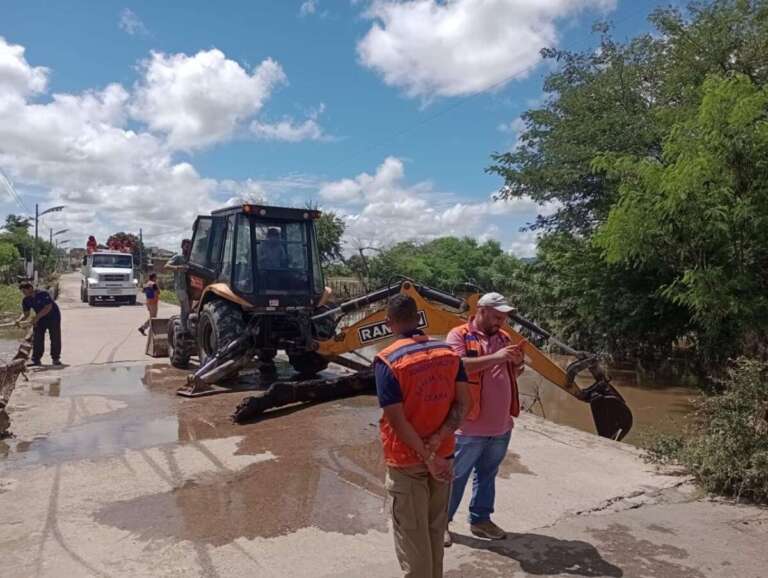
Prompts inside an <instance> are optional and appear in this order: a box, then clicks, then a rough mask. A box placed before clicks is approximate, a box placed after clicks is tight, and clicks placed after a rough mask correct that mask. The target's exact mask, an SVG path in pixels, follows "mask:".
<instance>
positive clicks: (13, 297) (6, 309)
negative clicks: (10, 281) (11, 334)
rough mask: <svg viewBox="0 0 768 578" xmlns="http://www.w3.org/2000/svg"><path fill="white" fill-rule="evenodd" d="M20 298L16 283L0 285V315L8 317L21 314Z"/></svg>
mask: <svg viewBox="0 0 768 578" xmlns="http://www.w3.org/2000/svg"><path fill="white" fill-rule="evenodd" d="M21 298H22V296H21V291H19V288H18V287H17V286H16V285H0V316H1V317H3V318H10V317H16V316H18V315H19V314H21Z"/></svg>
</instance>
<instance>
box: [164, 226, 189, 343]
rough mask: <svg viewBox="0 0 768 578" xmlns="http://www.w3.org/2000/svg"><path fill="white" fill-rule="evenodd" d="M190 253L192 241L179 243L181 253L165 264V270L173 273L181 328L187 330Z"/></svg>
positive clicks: (185, 240) (186, 240) (187, 240)
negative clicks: (179, 309)
mask: <svg viewBox="0 0 768 578" xmlns="http://www.w3.org/2000/svg"><path fill="white" fill-rule="evenodd" d="M191 253H192V241H190V240H189V239H184V240H183V241H182V242H181V253H177V254H176V255H174V256H173V257H171V258H170V259H169V260H168V263H166V264H165V268H166V269H170V270H171V271H173V286H174V289H175V290H176V297H178V299H179V306H180V307H181V327H182V329H184V331H186V330H187V320H188V319H189V309H190V303H189V291H187V269H188V268H189V265H188V263H189V255H190V254H191Z"/></svg>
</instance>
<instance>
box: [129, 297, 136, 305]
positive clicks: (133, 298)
mask: <svg viewBox="0 0 768 578" xmlns="http://www.w3.org/2000/svg"><path fill="white" fill-rule="evenodd" d="M128 305H136V295H132V296H131V297H128Z"/></svg>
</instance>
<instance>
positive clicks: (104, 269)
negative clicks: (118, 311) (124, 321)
mask: <svg viewBox="0 0 768 578" xmlns="http://www.w3.org/2000/svg"><path fill="white" fill-rule="evenodd" d="M138 285H139V282H138V280H137V279H136V275H135V273H134V269H133V255H131V254H130V253H121V252H119V251H96V252H94V253H91V254H90V255H86V256H85V257H83V268H82V279H81V281H80V299H81V300H82V301H83V303H88V304H89V305H95V304H96V302H97V301H101V300H110V301H114V302H122V303H128V304H129V305H134V304H135V303H136V295H137V293H138Z"/></svg>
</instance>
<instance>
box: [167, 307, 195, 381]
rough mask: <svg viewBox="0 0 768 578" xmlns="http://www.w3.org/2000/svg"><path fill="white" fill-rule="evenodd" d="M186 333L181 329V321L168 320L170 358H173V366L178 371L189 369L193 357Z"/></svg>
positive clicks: (176, 319)
mask: <svg viewBox="0 0 768 578" xmlns="http://www.w3.org/2000/svg"><path fill="white" fill-rule="evenodd" d="M187 342H188V338H187V339H185V336H184V332H183V330H182V328H181V319H179V318H178V317H175V316H174V317H171V318H170V319H169V320H168V356H169V357H170V358H171V365H172V366H173V367H176V368H178V369H187V368H188V367H189V358H190V357H191V355H192V352H191V351H190V347H189V346H188V344H187Z"/></svg>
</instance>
